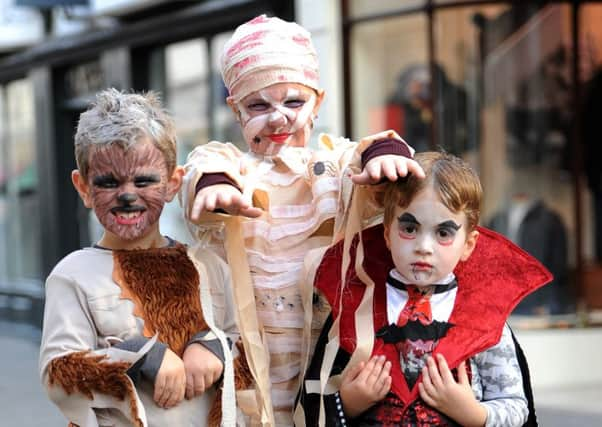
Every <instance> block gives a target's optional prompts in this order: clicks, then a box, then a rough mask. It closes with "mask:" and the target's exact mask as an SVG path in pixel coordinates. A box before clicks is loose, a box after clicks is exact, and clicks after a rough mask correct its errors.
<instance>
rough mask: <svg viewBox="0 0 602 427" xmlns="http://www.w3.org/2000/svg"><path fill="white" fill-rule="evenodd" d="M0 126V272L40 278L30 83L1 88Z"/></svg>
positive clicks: (10, 276) (15, 278) (7, 275)
mask: <svg viewBox="0 0 602 427" xmlns="http://www.w3.org/2000/svg"><path fill="white" fill-rule="evenodd" d="M3 95H4V96H3V97H2V104H3V107H2V109H3V111H2V121H3V122H4V125H3V128H2V130H1V132H0V141H1V147H2V159H3V161H2V162H1V163H2V164H1V166H0V170H1V171H2V173H1V174H0V177H1V178H0V179H1V186H0V194H1V195H0V199H1V202H0V203H1V204H0V233H2V240H3V243H2V246H3V249H0V256H2V257H3V262H2V263H0V267H2V271H1V273H0V277H3V278H5V279H7V280H8V281H23V280H32V279H40V278H41V274H42V273H41V262H40V247H39V242H40V213H41V209H40V201H39V194H38V188H39V186H38V177H37V173H36V172H37V167H36V157H35V155H36V152H35V139H34V138H35V129H34V98H33V87H32V85H31V83H30V82H29V81H28V80H16V81H13V82H11V83H9V84H8V85H6V86H5V90H4V92H3Z"/></svg>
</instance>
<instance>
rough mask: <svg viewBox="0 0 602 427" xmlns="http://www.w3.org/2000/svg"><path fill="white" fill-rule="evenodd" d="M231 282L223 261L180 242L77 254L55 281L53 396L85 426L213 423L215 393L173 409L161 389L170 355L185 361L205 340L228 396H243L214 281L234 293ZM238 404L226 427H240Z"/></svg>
mask: <svg viewBox="0 0 602 427" xmlns="http://www.w3.org/2000/svg"><path fill="white" fill-rule="evenodd" d="M196 260H200V261H198V262H197V261H196ZM229 280H230V277H229V271H228V269H227V266H226V265H225V264H224V263H223V262H222V261H221V260H220V259H218V257H217V256H215V255H213V254H212V253H210V252H208V251H203V250H199V251H197V252H195V253H194V254H193V251H188V250H187V248H186V247H185V246H184V245H182V244H179V243H176V242H174V241H170V245H169V246H168V247H165V248H157V249H145V250H127V251H126V250H123V251H118V250H115V251H111V250H108V249H104V248H100V247H91V248H85V249H82V250H78V251H75V252H73V253H71V254H70V255H68V256H67V257H65V258H64V259H63V260H62V261H61V262H59V263H58V264H57V266H56V267H55V268H54V270H53V271H52V272H51V274H50V275H49V277H48V279H47V281H46V307H45V313H44V331H43V336H42V344H41V349H40V375H41V377H42V382H43V384H44V386H45V387H46V390H47V393H48V395H49V397H50V398H51V400H52V401H53V402H54V403H55V404H56V405H57V406H58V407H59V409H60V410H61V412H62V413H63V414H64V415H65V417H66V418H67V419H68V420H69V421H70V422H71V423H72V424H71V425H78V426H81V427H84V426H86V427H88V426H132V425H133V426H137V427H141V426H156V427H159V426H162V427H163V426H168V425H169V426H187V427H188V426H199V427H200V426H206V425H208V423H209V422H208V416H209V412H210V409H211V408H212V403H213V402H214V400H215V399H214V398H215V395H216V393H215V391H214V389H213V388H211V389H208V390H207V391H205V393H203V394H202V395H200V396H197V397H195V398H193V399H190V400H187V399H184V400H182V401H181V402H180V403H179V404H178V405H176V406H174V407H172V408H169V409H163V408H160V407H159V406H157V405H156V403H155V402H154V400H153V392H154V382H155V377H156V375H157V373H158V371H159V367H160V365H161V362H162V361H163V355H164V353H165V350H166V348H168V347H169V348H170V349H171V350H172V351H173V352H174V353H176V354H177V355H178V356H180V357H182V354H183V352H184V350H185V349H186V347H187V346H188V345H189V344H191V343H193V342H196V343H200V344H202V345H203V346H204V347H206V348H207V349H209V350H210V351H211V352H213V353H214V354H215V355H216V356H218V357H219V358H220V359H221V360H222V361H225V369H224V377H223V378H224V387H225V389H226V391H224V394H227V393H228V392H227V389H228V387H230V388H231V393H232V395H233V384H232V383H233V375H232V371H231V360H232V359H231V356H230V350H229V348H228V344H227V342H226V338H225V336H224V334H223V332H221V331H219V330H218V329H216V328H215V327H214V322H213V313H212V310H213V309H212V306H211V296H210V294H209V284H210V283H211V284H212V286H229V283H230V282H229ZM218 311H220V312H218V313H217V314H218V319H216V323H220V324H221V323H223V322H222V321H221V320H220V319H219V316H220V315H221V316H222V317H226V319H225V320H226V321H228V320H229V319H228V316H224V310H221V309H220V307H218ZM230 320H231V319H230ZM228 366H230V368H229V367H228ZM228 372H230V374H229V375H228ZM228 383H229V384H228ZM217 394H218V395H220V393H217ZM230 400H231V402H232V403H231V405H232V407H231V408H229V407H228V404H227V403H224V422H226V423H230V424H229V425H233V424H234V422H235V421H234V418H231V420H230V421H228V417H233V416H235V415H234V414H235V410H234V407H233V405H234V402H233V401H234V399H233V397H230ZM213 408H214V410H215V411H214V412H213V413H212V415H213V416H214V419H212V420H211V421H212V422H211V424H214V423H218V422H219V419H220V413H219V410H220V405H219V402H217V405H216V406H214V407H213ZM228 411H229V412H228ZM226 413H227V414H228V415H226Z"/></svg>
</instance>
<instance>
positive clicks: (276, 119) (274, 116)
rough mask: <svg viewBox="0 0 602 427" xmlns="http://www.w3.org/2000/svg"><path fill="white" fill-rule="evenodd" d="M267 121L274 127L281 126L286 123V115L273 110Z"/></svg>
mask: <svg viewBox="0 0 602 427" xmlns="http://www.w3.org/2000/svg"><path fill="white" fill-rule="evenodd" d="M268 123H269V124H270V126H272V127H274V128H279V127H282V126H284V125H285V124H286V116H285V115H284V114H282V113H281V112H280V111H274V112H272V113H271V114H270V115H269V116H268Z"/></svg>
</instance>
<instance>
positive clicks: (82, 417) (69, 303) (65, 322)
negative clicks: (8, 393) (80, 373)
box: [40, 273, 155, 426]
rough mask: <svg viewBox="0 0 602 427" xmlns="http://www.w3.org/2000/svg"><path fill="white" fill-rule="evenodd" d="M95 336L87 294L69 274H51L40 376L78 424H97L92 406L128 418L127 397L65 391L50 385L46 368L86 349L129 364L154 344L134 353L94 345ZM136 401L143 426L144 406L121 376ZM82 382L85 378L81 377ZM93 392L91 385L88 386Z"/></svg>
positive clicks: (49, 393)
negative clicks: (116, 410) (109, 410)
mask: <svg viewBox="0 0 602 427" xmlns="http://www.w3.org/2000/svg"><path fill="white" fill-rule="evenodd" d="M97 342H98V337H97V334H96V328H95V326H94V323H93V321H92V318H91V315H90V312H89V309H88V301H87V298H86V295H84V293H83V292H82V290H81V289H80V288H79V287H78V286H77V284H76V283H75V282H74V281H73V280H71V279H70V278H68V277H64V276H61V275H58V274H54V273H53V274H51V275H50V276H49V277H48V279H47V281H46V301H45V309H44V330H43V334H42V343H41V348H40V376H41V378H42V383H43V385H44V387H45V388H46V391H47V393H48V396H49V397H50V399H51V400H52V401H53V402H54V403H55V404H56V405H57V406H58V407H59V408H60V410H61V411H62V412H63V414H64V415H65V416H66V417H67V418H68V419H69V420H70V421H71V422H74V423H76V424H77V425H80V426H97V425H98V421H97V418H96V414H95V413H94V410H93V408H114V409H118V410H120V411H121V412H122V413H123V414H124V417H125V418H126V419H127V418H129V416H130V414H131V412H130V399H127V398H126V399H123V400H118V399H115V398H114V397H111V396H108V395H103V394H100V393H93V399H92V400H90V399H89V398H88V397H87V396H85V395H84V394H82V393H79V392H77V391H75V392H71V393H68V392H66V391H65V390H64V389H63V387H61V386H59V385H58V384H55V385H51V384H50V379H49V375H48V374H49V372H48V368H49V365H50V364H51V362H52V361H53V360H56V359H58V358H61V357H63V356H68V355H70V354H74V353H81V352H88V353H87V356H90V357H93V356H107V358H106V359H104V360H103V361H102V362H99V363H107V362H108V363H110V362H127V363H128V364H129V365H130V366H131V365H132V364H134V363H135V362H136V361H137V360H139V359H140V358H141V357H142V356H143V355H144V354H145V353H146V352H148V350H149V349H150V348H151V346H152V344H154V342H155V339H152V340H149V342H148V343H147V344H146V345H144V346H143V348H142V349H141V350H140V351H139V352H137V353H133V352H129V351H125V350H120V349H117V348H113V347H109V348H101V349H98V348H97ZM123 380H124V382H125V384H126V386H128V388H129V390H130V391H131V392H132V393H133V396H131V397H132V398H133V399H135V401H136V407H137V416H138V418H139V420H140V421H141V422H142V424H143V425H146V415H145V411H144V407H143V405H142V403H141V402H140V400H139V398H138V395H137V393H136V391H135V387H134V385H133V383H132V382H131V380H130V379H129V377H127V376H124V378H123ZM84 381H85V378H84ZM90 389H91V390H92V391H93V389H94V387H93V385H92V386H91V387H90Z"/></svg>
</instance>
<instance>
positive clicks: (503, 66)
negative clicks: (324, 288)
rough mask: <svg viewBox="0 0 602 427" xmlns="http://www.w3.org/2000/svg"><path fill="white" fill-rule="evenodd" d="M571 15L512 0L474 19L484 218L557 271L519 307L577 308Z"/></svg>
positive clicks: (540, 310) (525, 310) (538, 310)
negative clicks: (573, 272)
mask: <svg viewBox="0 0 602 427" xmlns="http://www.w3.org/2000/svg"><path fill="white" fill-rule="evenodd" d="M569 14H570V9H569V8H568V7H567V6H562V5H549V6H535V5H530V6H526V5H515V6H512V7H509V8H507V9H504V10H500V11H499V13H497V14H491V13H489V14H488V15H485V14H480V15H477V19H473V22H475V23H476V24H477V25H478V26H479V29H480V31H481V32H482V33H481V34H479V36H480V46H479V49H480V51H481V55H482V56H481V57H482V63H481V64H480V69H481V70H482V76H481V78H482V82H483V86H482V87H483V90H484V92H483V94H482V98H481V103H482V117H483V121H482V123H481V124H482V131H483V132H482V136H481V153H480V164H479V166H480V171H481V177H482V179H483V183H484V186H485V206H484V219H485V223H486V224H487V225H489V226H490V227H492V228H494V229H495V230H497V231H499V232H501V233H503V234H505V235H506V236H508V237H509V238H510V239H512V240H513V241H515V242H516V243H517V244H518V245H519V246H521V247H522V248H523V249H525V250H526V251H527V252H529V253H531V254H532V255H534V256H535V257H536V258H538V259H539V260H540V261H541V262H542V264H544V265H545V266H546V267H547V268H548V269H549V270H550V271H551V272H552V274H554V281H553V282H552V283H551V284H549V285H547V286H545V287H543V288H541V289H540V290H538V291H536V292H535V293H533V294H531V295H529V296H528V297H527V298H525V299H524V300H523V301H522V302H521V303H520V305H519V306H518V307H517V308H516V310H515V314H527V315H534V314H544V315H545V314H562V313H565V312H570V311H573V310H574V309H575V307H574V298H573V295H572V285H571V277H572V276H571V275H570V271H571V269H573V268H574V263H575V260H574V259H571V258H570V257H569V254H570V253H574V249H573V250H569V249H570V248H571V247H572V248H574V245H575V241H574V236H575V221H576V219H575V216H574V212H573V197H574V196H573V187H572V181H571V179H570V173H571V171H570V167H571V150H569V147H570V146H571V143H570V142H571V141H570V140H571V137H572V134H571V132H570V130H571V126H572V121H573V119H574V116H573V111H574V109H573V106H572V105H571V99H572V98H571V90H572V85H571V79H570V63H571V57H570V55H571V53H570V44H569V40H570V34H571V27H570V24H569V23H570V19H569V18H570V15H569Z"/></svg>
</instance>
